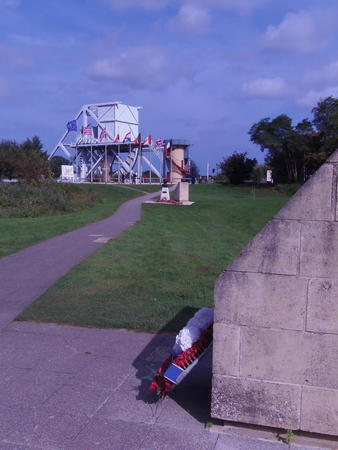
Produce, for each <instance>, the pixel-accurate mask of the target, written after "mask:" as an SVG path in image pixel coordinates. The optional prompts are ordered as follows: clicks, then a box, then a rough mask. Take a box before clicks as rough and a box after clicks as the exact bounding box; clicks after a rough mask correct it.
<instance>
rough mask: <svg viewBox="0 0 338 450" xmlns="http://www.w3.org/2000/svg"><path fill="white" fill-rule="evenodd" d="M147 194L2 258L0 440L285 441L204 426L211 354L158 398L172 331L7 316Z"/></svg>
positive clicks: (37, 444)
mask: <svg viewBox="0 0 338 450" xmlns="http://www.w3.org/2000/svg"><path fill="white" fill-rule="evenodd" d="M154 195H156V194H149V195H147V196H146V197H140V198H137V199H134V200H130V201H128V202H126V203H124V204H123V205H122V206H121V207H120V208H119V209H118V211H117V212H116V213H115V214H114V215H113V216H112V217H110V218H108V219H105V220H103V221H101V222H97V223H94V224H90V225H87V226H85V227H83V228H80V229H78V230H75V231H73V232H70V233H67V234H64V235H62V236H57V237H55V238H53V239H50V240H48V241H44V242H41V243H40V244H37V245H34V246H32V247H30V248H27V249H25V250H22V251H20V252H18V253H15V254H13V255H10V256H8V257H6V258H3V259H1V260H0V449H1V450H3V449H4V450H14V449H18V450H19V449H21V450H22V449H44V450H50V449H54V450H56V449H60V450H61V449H67V450H68V449H69V450H73V449H74V450H77V449H79V450H87V449H88V450H93V449H96V448H97V449H100V450H105V449H107V450H108V449H113V450H120V449H121V450H122V449H125V450H133V449H144V450H152V449H154V450H155V449H156V450H162V449H168V450H169V449H170V450H175V449H182V450H190V449H191V450H209V449H210V450H222V449H238V450H255V449H257V450H258V449H263V450H265V449H272V450H274V449H276V450H279V449H280V450H285V448H287V447H286V446H285V444H281V443H280V442H277V441H276V440H275V439H274V438H272V440H269V439H266V437H265V436H263V437H254V438H251V437H248V436H243V435H241V433H238V432H237V431H235V430H232V429H228V430H225V431H224V430H223V429H219V428H217V427H216V426H212V427H211V428H210V429H206V428H205V425H206V423H207V422H208V421H209V420H210V417H209V409H210V389H211V386H210V385H211V354H209V355H207V356H206V357H205V358H204V360H202V361H201V362H200V363H199V365H198V366H197V367H196V368H195V369H194V371H193V372H192V373H191V374H190V375H189V376H188V377H187V378H186V379H185V380H184V381H183V383H182V384H181V385H180V386H179V387H177V388H176V389H175V390H174V391H173V392H172V394H171V395H170V397H168V398H166V399H165V400H164V401H160V402H158V401H156V396H155V394H154V393H152V392H150V391H149V390H148V386H149V383H150V380H151V379H152V376H153V373H154V371H155V370H156V368H157V367H158V366H159V365H160V363H161V362H162V361H163V359H164V358H165V357H166V356H167V354H168V352H169V350H170V348H171V347H172V345H173V341H174V336H172V335H167V334H158V335H152V334H147V333H135V332H130V331H122V330H100V329H94V328H80V327H71V326H60V325H54V324H38V323H28V322H27V323H26V322H12V320H13V319H14V318H15V316H16V315H17V314H18V313H19V312H20V311H21V310H22V309H23V308H24V307H25V306H27V305H29V304H30V303H31V302H32V301H34V300H35V299H36V298H37V297H38V296H39V295H41V294H42V293H43V292H44V291H45V290H46V289H47V288H48V287H49V286H50V285H51V284H52V283H54V282H55V281H56V280H57V279H58V278H60V277H61V276H62V275H64V274H65V273H66V272H67V271H68V270H69V269H70V268H71V267H73V266H74V265H75V264H77V263H78V262H79V261H81V260H82V259H83V258H85V257H86V256H88V255H89V254H90V253H92V252H93V251H95V250H96V249H97V248H98V247H100V246H101V245H103V243H104V242H106V241H107V239H110V238H112V237H115V236H117V235H118V234H119V233H121V232H122V231H123V230H125V229H126V228H127V227H129V226H131V225H132V224H133V223H135V221H136V220H139V218H140V214H141V203H142V201H144V200H145V199H149V198H151V197H152V196H154ZM297 448H298V449H301V448H306V447H298V446H297ZM313 448H314V447H313Z"/></svg>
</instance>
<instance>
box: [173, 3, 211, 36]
mask: <svg viewBox="0 0 338 450" xmlns="http://www.w3.org/2000/svg"><path fill="white" fill-rule="evenodd" d="M172 24H173V25H174V26H175V27H177V28H180V29H182V30H184V31H188V32H193V33H204V32H206V31H209V29H210V16H209V13H208V11H207V10H206V9H205V8H202V7H200V6H198V5H193V4H185V5H183V6H182V7H181V8H180V10H179V12H178V15H177V16H176V17H175V18H174V19H173V21H172Z"/></svg>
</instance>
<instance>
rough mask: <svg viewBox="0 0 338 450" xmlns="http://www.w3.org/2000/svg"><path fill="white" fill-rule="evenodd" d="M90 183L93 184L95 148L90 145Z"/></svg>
mask: <svg viewBox="0 0 338 450" xmlns="http://www.w3.org/2000/svg"><path fill="white" fill-rule="evenodd" d="M90 182H91V183H92V182H93V146H92V144H90Z"/></svg>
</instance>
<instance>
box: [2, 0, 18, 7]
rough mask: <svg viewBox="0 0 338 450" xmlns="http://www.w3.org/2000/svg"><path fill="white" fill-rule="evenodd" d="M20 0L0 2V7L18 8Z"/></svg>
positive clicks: (3, 0)
mask: <svg viewBox="0 0 338 450" xmlns="http://www.w3.org/2000/svg"><path fill="white" fill-rule="evenodd" d="M20 3H21V0H0V6H9V7H11V6H19V5H20Z"/></svg>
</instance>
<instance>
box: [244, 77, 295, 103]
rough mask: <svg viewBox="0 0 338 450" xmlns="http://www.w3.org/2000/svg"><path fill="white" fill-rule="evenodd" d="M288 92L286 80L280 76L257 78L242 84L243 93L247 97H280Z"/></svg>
mask: <svg viewBox="0 0 338 450" xmlns="http://www.w3.org/2000/svg"><path fill="white" fill-rule="evenodd" d="M287 93H288V87H287V84H286V82H285V81H284V80H283V79H282V78H280V77H275V78H257V79H256V80H253V81H249V82H247V83H244V84H243V85H242V95H243V96H244V97H246V98H252V99H255V98H267V99H271V98H279V97H283V96H284V95H286V94H287Z"/></svg>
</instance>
